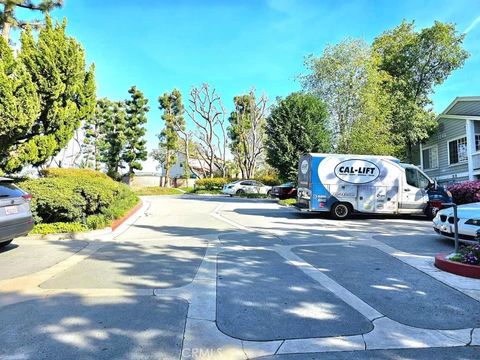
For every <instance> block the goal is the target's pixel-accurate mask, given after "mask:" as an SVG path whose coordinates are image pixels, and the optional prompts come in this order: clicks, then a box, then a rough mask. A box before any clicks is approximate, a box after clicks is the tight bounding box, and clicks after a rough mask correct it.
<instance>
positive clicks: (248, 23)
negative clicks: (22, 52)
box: [52, 0, 480, 149]
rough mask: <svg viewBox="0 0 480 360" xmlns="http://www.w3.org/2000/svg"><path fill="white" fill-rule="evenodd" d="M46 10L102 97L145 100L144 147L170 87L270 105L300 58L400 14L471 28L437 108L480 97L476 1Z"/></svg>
mask: <svg viewBox="0 0 480 360" xmlns="http://www.w3.org/2000/svg"><path fill="white" fill-rule="evenodd" d="M52 15H53V16H54V17H55V18H59V19H61V18H62V17H64V16H65V17H67V19H68V27H67V31H68V32H69V33H70V34H71V35H73V36H75V37H76V38H77V39H78V40H79V41H81V43H82V44H83V46H84V48H85V50H86V53H87V60H88V61H89V62H94V63H95V65H96V77H97V86H98V90H97V93H98V96H99V97H103V96H106V97H109V98H112V99H123V98H125V97H126V96H127V90H128V88H129V87H130V86H131V85H137V87H138V88H139V89H141V90H142V91H144V93H145V94H146V96H147V97H148V98H149V99H150V107H151V112H150V113H149V122H148V125H147V128H148V145H149V148H150V149H152V148H154V147H156V144H157V139H156V136H155V135H156V134H157V133H158V132H159V131H160V128H161V127H162V123H161V120H160V112H159V110H157V97H158V96H159V95H160V94H162V93H163V92H165V91H170V90H171V89H173V88H174V87H176V88H178V89H180V90H181V91H182V93H183V94H184V96H186V95H187V94H188V91H189V90H190V88H191V87H192V85H200V84H201V83H203V82H208V83H209V84H210V85H211V86H213V87H215V88H216V89H217V91H218V92H219V93H220V95H221V96H222V99H223V102H224V104H225V106H226V107H227V109H231V107H232V99H233V97H234V96H235V95H237V94H241V93H245V92H247V91H248V90H249V89H250V88H251V87H252V86H254V87H255V88H256V89H257V91H259V92H265V93H266V94H267V96H268V97H269V98H270V99H271V100H272V101H273V100H274V99H275V98H276V97H277V96H285V95H287V94H289V93H290V92H292V91H296V90H299V88H300V86H299V83H298V82H297V81H296V77H297V75H299V74H300V73H302V72H303V71H304V67H303V61H304V57H305V56H306V55H308V54H321V52H322V50H323V49H324V47H325V46H326V45H327V44H335V43H337V42H339V41H341V40H342V39H343V38H345V37H351V38H363V39H365V40H366V41H368V42H371V41H372V39H373V38H374V37H375V36H376V35H378V34H380V33H381V32H383V31H384V30H387V29H390V28H392V27H394V26H396V25H398V24H399V23H400V22H401V21H402V19H406V20H415V21H416V24H417V27H418V28H422V27H426V26H430V25H432V24H433V21H434V20H440V21H445V22H453V23H456V24H457V26H458V30H460V31H462V32H463V31H465V30H467V29H468V34H467V37H466V40H465V48H466V49H467V50H468V51H469V52H470V53H471V57H470V58H469V59H468V60H467V63H466V64H465V66H464V68H463V69H460V70H457V71H456V72H455V73H454V74H453V75H452V76H451V77H450V78H449V79H448V80H447V81H446V82H445V83H444V84H443V85H441V86H439V87H437V88H436V93H435V95H434V97H433V98H434V101H435V110H436V111H437V112H439V111H442V110H443V109H444V108H445V107H446V106H447V105H448V104H449V103H450V102H451V101H452V100H453V98H454V97H456V96H467V95H478V96H480V1H479V0H472V1H467V0H458V1H451V0H450V1H441V0H432V1H427V0H425V1H422V0H402V1H386V0H385V1H380V0H377V1H366V0H365V1H320V0H310V1H308V0H243V1H242V0H236V1H233V0H231V1H230V0H224V1H221V0H201V1H200V0H176V1H167V0H137V1H131V0H130V1H127V0H65V5H64V7H63V9H61V10H56V11H54V12H53V14H52ZM185 100H186V99H185Z"/></svg>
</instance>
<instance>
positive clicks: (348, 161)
mask: <svg viewBox="0 0 480 360" xmlns="http://www.w3.org/2000/svg"><path fill="white" fill-rule="evenodd" d="M429 189H435V191H438V190H439V189H438V186H437V184H436V182H435V181H433V180H432V179H430V178H429V177H428V176H427V175H426V174H425V173H424V172H423V171H422V170H420V169H419V168H417V167H416V166H414V165H410V164H403V163H401V162H400V160H398V159H396V158H394V157H390V156H370V155H343V154H316V153H309V154H305V155H303V156H301V157H300V161H299V169H298V191H297V208H299V209H300V210H306V211H322V212H329V213H331V215H332V217H334V218H336V219H346V218H348V217H349V215H350V214H351V213H352V212H365V213H380V214H424V213H428V211H429V210H428V206H429V197H428V190H429Z"/></svg>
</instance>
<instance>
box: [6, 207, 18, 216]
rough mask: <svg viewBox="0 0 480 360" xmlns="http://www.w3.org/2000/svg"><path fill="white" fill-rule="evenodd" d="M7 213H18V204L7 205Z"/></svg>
mask: <svg viewBox="0 0 480 360" xmlns="http://www.w3.org/2000/svg"><path fill="white" fill-rule="evenodd" d="M4 209H5V215H13V214H17V213H18V206H6V207H5V208H4Z"/></svg>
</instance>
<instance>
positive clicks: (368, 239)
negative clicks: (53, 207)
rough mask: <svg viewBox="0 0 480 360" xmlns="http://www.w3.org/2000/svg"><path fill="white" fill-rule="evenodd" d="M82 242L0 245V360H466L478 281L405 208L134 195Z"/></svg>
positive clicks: (479, 315) (477, 319) (477, 334)
mask: <svg viewBox="0 0 480 360" xmlns="http://www.w3.org/2000/svg"><path fill="white" fill-rule="evenodd" d="M143 200H144V204H145V206H144V207H143V208H142V210H141V211H140V212H139V214H138V216H137V217H135V218H133V219H132V220H131V221H130V222H129V223H128V224H126V225H125V226H122V227H121V228H119V229H118V230H117V231H116V232H115V233H114V234H112V235H110V236H104V237H101V238H94V239H90V240H82V241H80V240H59V241H39V240H36V241H35V240H31V239H21V240H18V241H16V242H14V243H13V244H11V245H9V246H8V247H7V248H5V249H3V250H2V251H1V252H0V319H1V320H2V327H1V328H0V339H1V340H0V344H1V345H2V346H0V358H1V359H57V358H77V359H99V358H100V359H103V358H104V359H180V358H181V359H191V358H194V359H247V358H265V359H317V358H322V359H370V358H378V359H412V358H415V359H416V358H420V359H431V358H439V359H451V358H456V359H471V358H475V357H476V356H477V357H478V353H479V352H480V348H479V347H478V346H479V345H480V302H479V300H480V280H473V279H466V278H461V277H457V276H455V275H450V274H445V273H443V272H440V271H438V270H437V269H436V268H434V267H433V255H434V254H436V253H438V252H448V251H451V249H452V248H453V245H452V244H451V242H449V241H448V240H443V239H441V238H439V237H438V236H436V235H433V234H432V230H431V226H430V223H429V222H428V221H426V220H424V219H421V218H408V217H402V218H398V217H389V218H384V217H357V218H354V219H352V220H348V221H344V222H338V221H333V220H330V219H328V218H327V217H324V216H319V215H309V214H306V215H305V214H300V213H297V212H296V211H295V210H292V209H288V208H282V207H280V206H278V205H277V204H276V203H275V202H274V201H272V200H241V199H236V198H232V199H231V198H223V197H203V196H198V197H194V196H188V195H184V196H179V197H168V196H164V197H145V198H144V199H143Z"/></svg>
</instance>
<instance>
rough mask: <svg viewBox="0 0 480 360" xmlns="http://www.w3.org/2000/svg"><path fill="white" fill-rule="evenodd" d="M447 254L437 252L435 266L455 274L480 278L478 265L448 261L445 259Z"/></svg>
mask: <svg viewBox="0 0 480 360" xmlns="http://www.w3.org/2000/svg"><path fill="white" fill-rule="evenodd" d="M447 256H448V254H438V255H437V256H435V266H436V267H437V268H439V269H441V270H443V271H446V272H449V273H452V274H455V275H460V276H465V277H470V278H474V279H480V266H478V265H469V264H463V263H460V262H456V261H450V260H448V259H447Z"/></svg>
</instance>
